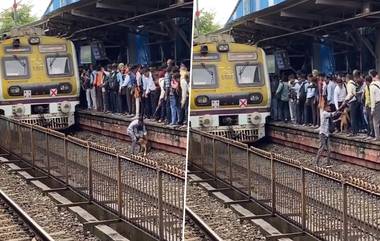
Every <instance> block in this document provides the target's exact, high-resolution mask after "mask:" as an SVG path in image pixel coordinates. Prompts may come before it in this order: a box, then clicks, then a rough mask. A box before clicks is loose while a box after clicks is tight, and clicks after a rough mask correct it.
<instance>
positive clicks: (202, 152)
mask: <svg viewBox="0 0 380 241" xmlns="http://www.w3.org/2000/svg"><path fill="white" fill-rule="evenodd" d="M203 142H204V141H203V136H201V167H202V168H203V162H204V158H205V156H204V155H205V149H204V143H203Z"/></svg>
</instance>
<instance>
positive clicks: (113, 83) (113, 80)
mask: <svg viewBox="0 0 380 241" xmlns="http://www.w3.org/2000/svg"><path fill="white" fill-rule="evenodd" d="M108 87H109V89H110V90H118V89H119V82H118V81H117V72H113V73H112V74H111V76H110V77H109V79H108Z"/></svg>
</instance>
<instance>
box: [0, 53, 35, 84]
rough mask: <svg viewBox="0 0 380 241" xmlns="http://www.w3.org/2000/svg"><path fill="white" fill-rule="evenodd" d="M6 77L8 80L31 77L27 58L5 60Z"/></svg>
mask: <svg viewBox="0 0 380 241" xmlns="http://www.w3.org/2000/svg"><path fill="white" fill-rule="evenodd" d="M3 68H4V77H5V78H7V79H21V78H28V77H29V63H28V58H27V57H23V56H22V57H19V56H17V55H13V56H12V57H5V58H3Z"/></svg>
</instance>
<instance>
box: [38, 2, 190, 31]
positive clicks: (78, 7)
mask: <svg viewBox="0 0 380 241" xmlns="http://www.w3.org/2000/svg"><path fill="white" fill-rule="evenodd" d="M192 6H193V2H192V1H189V0H176V1H174V0H155V1H152V0H139V1H131V0H81V1H78V2H74V3H72V4H69V5H66V6H64V7H61V8H58V9H56V10H54V11H52V12H49V13H47V14H46V15H44V16H43V17H42V19H41V20H39V21H37V22H35V23H34V24H33V25H34V26H39V27H42V28H43V29H44V30H45V32H46V34H47V35H54V36H61V37H66V38H75V37H80V36H93V35H94V36H96V37H97V38H99V37H101V36H103V37H104V38H107V34H112V33H115V30H116V33H119V32H121V31H125V32H130V33H144V32H146V33H149V34H154V35H157V36H168V35H169V34H170V33H171V32H173V27H175V26H170V22H171V21H169V20H171V19H173V18H178V17H186V18H190V19H191V15H192V11H191V10H190V11H189V9H192ZM166 23H169V24H166ZM117 30H120V31H117ZM104 33H107V34H104Z"/></svg>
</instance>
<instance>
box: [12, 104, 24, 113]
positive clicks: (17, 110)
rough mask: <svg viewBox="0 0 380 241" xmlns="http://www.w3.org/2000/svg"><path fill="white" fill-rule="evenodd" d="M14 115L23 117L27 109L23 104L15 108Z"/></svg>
mask: <svg viewBox="0 0 380 241" xmlns="http://www.w3.org/2000/svg"><path fill="white" fill-rule="evenodd" d="M12 109H13V114H14V115H16V116H23V115H24V113H25V107H24V105H22V104H18V105H15V106H13V108H12Z"/></svg>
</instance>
